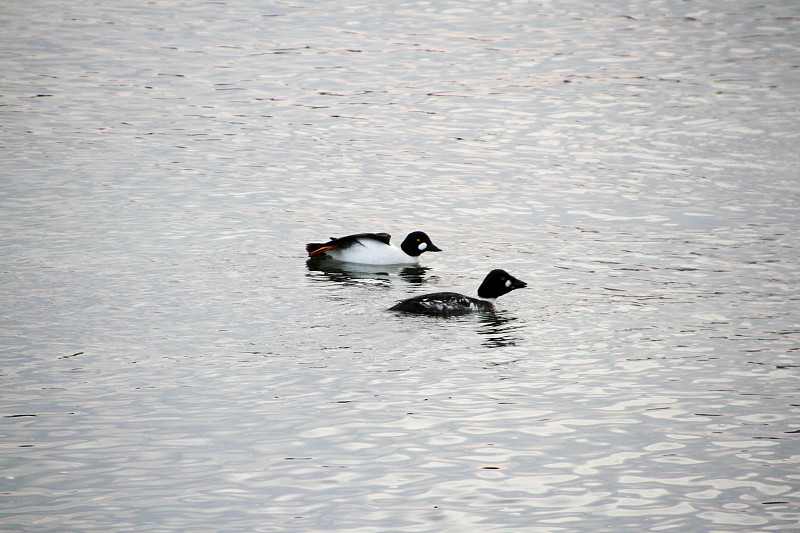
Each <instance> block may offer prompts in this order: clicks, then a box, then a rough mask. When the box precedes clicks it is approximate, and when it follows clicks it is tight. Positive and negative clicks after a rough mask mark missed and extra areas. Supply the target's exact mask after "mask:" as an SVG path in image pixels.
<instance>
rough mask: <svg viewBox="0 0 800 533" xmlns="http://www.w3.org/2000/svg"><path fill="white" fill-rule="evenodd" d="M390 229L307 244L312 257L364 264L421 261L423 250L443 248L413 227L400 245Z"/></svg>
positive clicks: (411, 263) (439, 250) (413, 263)
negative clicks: (396, 244) (396, 242)
mask: <svg viewBox="0 0 800 533" xmlns="http://www.w3.org/2000/svg"><path fill="white" fill-rule="evenodd" d="M391 238H392V236H391V235H389V234H388V233H358V234H356V235H348V236H346V237H338V238H336V237H331V240H330V241H328V242H326V243H318V242H310V243H308V244H306V251H307V252H308V255H309V257H316V258H323V257H327V258H330V259H335V260H337V261H345V262H348V263H361V264H363V265H418V264H419V256H420V255H422V253H423V252H441V251H442V250H441V249H440V248H438V247H437V246H436V245H435V244H433V242H431V239H430V237H428V236H427V235H426V234H425V232H423V231H414V232H412V233H409V234H408V237H406V238H405V240H404V241H403V242H402V243H401V244H400V247H399V248H398V247H397V246H395V244H394V243H392V242H391Z"/></svg>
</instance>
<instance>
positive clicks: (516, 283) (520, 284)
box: [511, 278, 528, 289]
mask: <svg viewBox="0 0 800 533" xmlns="http://www.w3.org/2000/svg"><path fill="white" fill-rule="evenodd" d="M527 286H528V284H527V283H525V282H524V281H522V280H521V279H516V278H514V281H512V282H511V287H512V288H514V289H524V288H525V287H527Z"/></svg>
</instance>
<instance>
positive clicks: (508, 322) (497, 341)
mask: <svg viewBox="0 0 800 533" xmlns="http://www.w3.org/2000/svg"><path fill="white" fill-rule="evenodd" d="M521 327H522V324H520V323H519V319H518V318H517V317H515V316H512V315H511V314H510V313H509V312H507V311H499V310H495V311H493V312H489V313H479V314H478V330H477V331H478V334H480V335H484V336H485V337H486V339H485V340H484V341H483V342H482V343H481V344H482V345H483V346H486V347H488V348H501V347H504V346H515V345H516V344H517V342H519V340H520V339H519V337H517V336H516V335H515V331H517V330H519V329H520V328H521Z"/></svg>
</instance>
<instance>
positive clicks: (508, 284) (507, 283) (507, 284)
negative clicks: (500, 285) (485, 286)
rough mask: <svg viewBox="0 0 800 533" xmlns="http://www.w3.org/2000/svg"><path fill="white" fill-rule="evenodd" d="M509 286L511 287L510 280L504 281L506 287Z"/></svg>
mask: <svg viewBox="0 0 800 533" xmlns="http://www.w3.org/2000/svg"><path fill="white" fill-rule="evenodd" d="M510 286H511V280H510V279H507V280H506V287H510Z"/></svg>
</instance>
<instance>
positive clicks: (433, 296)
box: [389, 268, 527, 316]
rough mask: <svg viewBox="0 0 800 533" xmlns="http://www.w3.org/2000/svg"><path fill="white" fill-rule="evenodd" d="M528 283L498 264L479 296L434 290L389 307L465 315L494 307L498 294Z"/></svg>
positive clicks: (429, 313)
mask: <svg viewBox="0 0 800 533" xmlns="http://www.w3.org/2000/svg"><path fill="white" fill-rule="evenodd" d="M525 286H527V283H525V282H524V281H521V280H519V279H517V278H515V277H514V276H512V275H511V274H509V273H508V272H506V271H505V270H501V269H499V268H498V269H495V270H492V271H491V272H489V274H488V275H487V276H486V278H485V279H484V280H483V283H481V286H480V287H479V288H478V298H473V297H471V296H465V295H463V294H459V293H457V292H434V293H430V294H422V295H420V296H414V297H413V298H408V299H406V300H403V301H401V302H398V303H396V304H395V305H393V306H392V307H390V308H389V310H390V311H402V312H404V313H415V314H421V315H437V316H454V315H464V314H467V313H472V312H475V311H493V310H494V300H495V299H496V298H497V297H499V296H502V295H504V294H507V293H509V292H511V291H513V290H515V289H521V288H523V287H525Z"/></svg>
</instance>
